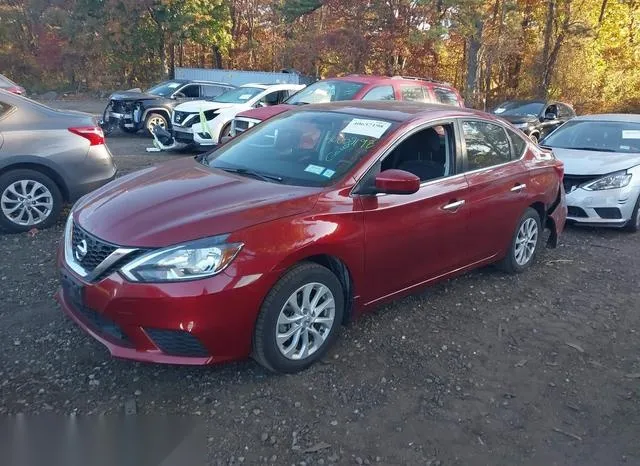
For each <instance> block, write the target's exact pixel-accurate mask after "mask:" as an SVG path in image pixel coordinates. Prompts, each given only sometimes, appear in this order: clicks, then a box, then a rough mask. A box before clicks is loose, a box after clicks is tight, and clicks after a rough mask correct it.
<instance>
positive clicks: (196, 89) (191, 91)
mask: <svg viewBox="0 0 640 466" xmlns="http://www.w3.org/2000/svg"><path fill="white" fill-rule="evenodd" d="M180 92H181V93H182V94H183V95H184V96H185V97H186V98H187V99H196V98H198V97H200V86H198V85H196V84H189V85H188V86H185V87H183V88H182V89H181V90H180Z"/></svg>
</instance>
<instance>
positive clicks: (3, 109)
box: [0, 102, 11, 118]
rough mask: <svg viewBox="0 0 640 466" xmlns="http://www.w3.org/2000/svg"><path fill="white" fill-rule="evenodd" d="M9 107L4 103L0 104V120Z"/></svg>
mask: <svg viewBox="0 0 640 466" xmlns="http://www.w3.org/2000/svg"><path fill="white" fill-rule="evenodd" d="M10 108H11V106H10V105H9V104H5V103H4V102H0V118H2V117H3V116H4V115H5V113H7V112H8V111H9V109H10Z"/></svg>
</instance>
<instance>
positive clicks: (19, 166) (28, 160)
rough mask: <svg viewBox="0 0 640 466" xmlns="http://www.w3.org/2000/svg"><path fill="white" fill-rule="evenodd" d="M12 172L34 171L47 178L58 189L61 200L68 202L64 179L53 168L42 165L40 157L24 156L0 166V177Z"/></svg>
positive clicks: (68, 194) (68, 193)
mask: <svg viewBox="0 0 640 466" xmlns="http://www.w3.org/2000/svg"><path fill="white" fill-rule="evenodd" d="M33 159H37V161H34V160H33ZM14 170H34V171H37V172H39V173H42V174H43V175H46V176H48V177H49V178H51V179H52V180H53V182H54V183H55V184H56V185H57V186H58V189H60V194H62V199H63V200H64V201H65V202H69V200H70V192H69V186H67V183H66V182H65V180H64V177H63V176H62V175H60V173H59V172H58V171H57V170H56V169H55V168H53V167H51V166H50V165H48V164H45V163H42V159H41V158H40V157H38V158H36V157H29V156H24V157H18V158H16V159H14V160H13V161H9V163H8V164H6V165H2V166H0V176H1V175H4V174H5V173H9V172H11V171H14Z"/></svg>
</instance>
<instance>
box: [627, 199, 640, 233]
mask: <svg viewBox="0 0 640 466" xmlns="http://www.w3.org/2000/svg"><path fill="white" fill-rule="evenodd" d="M624 229H625V231H628V232H629V233H637V232H638V231H640V196H638V200H637V201H636V206H635V208H634V209H633V214H631V218H630V219H629V221H628V222H627V224H626V225H625V227H624Z"/></svg>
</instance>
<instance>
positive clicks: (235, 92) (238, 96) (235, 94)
mask: <svg viewBox="0 0 640 466" xmlns="http://www.w3.org/2000/svg"><path fill="white" fill-rule="evenodd" d="M261 92H264V89H262V88H260V87H238V88H237V89H231V90H230V91H227V92H225V93H224V94H220V95H219V96H218V97H216V98H215V99H213V100H215V101H216V102H224V103H228V104H243V103H245V102H247V101H248V100H251V99H252V98H254V97H255V96H257V95H258V94H260V93H261Z"/></svg>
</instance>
